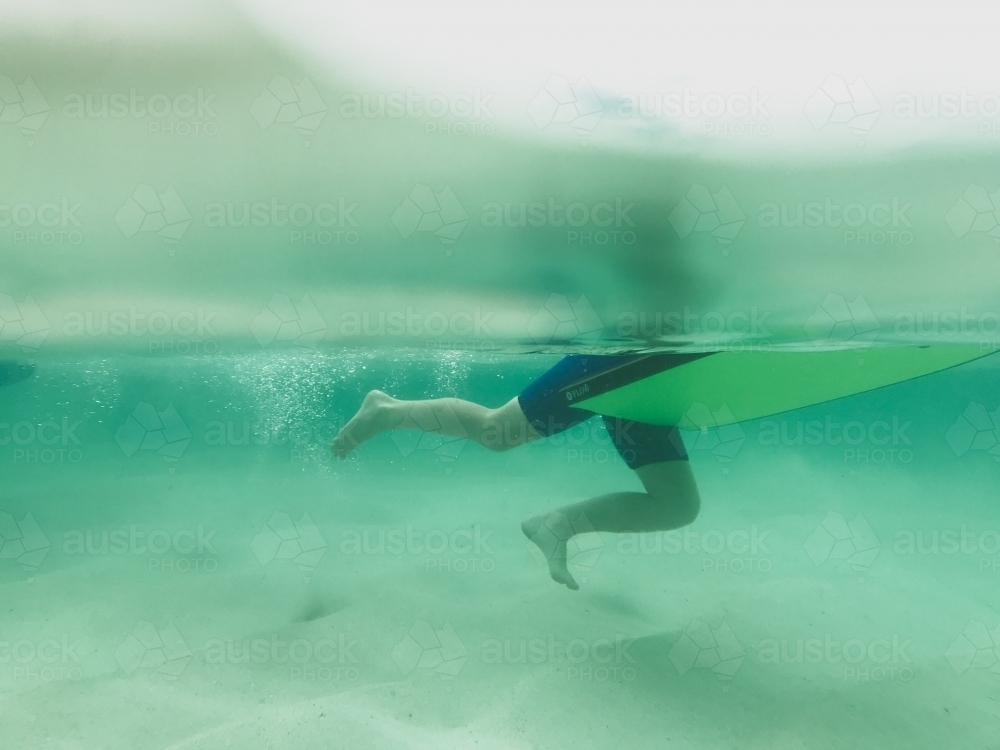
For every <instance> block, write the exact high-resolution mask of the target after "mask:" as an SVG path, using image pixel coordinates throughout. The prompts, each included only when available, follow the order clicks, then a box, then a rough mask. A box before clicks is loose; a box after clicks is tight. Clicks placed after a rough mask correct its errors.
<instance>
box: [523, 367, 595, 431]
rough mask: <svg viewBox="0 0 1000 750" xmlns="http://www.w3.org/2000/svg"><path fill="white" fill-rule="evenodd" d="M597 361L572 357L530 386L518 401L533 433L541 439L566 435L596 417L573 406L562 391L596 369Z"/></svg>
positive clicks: (592, 413)
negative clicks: (569, 430)
mask: <svg viewBox="0 0 1000 750" xmlns="http://www.w3.org/2000/svg"><path fill="white" fill-rule="evenodd" d="M596 359H597V358H595V357H583V356H576V355H573V356H569V357H563V358H562V359H561V360H559V362H558V363H557V364H556V365H555V367H552V368H551V369H549V370H547V371H546V372H545V373H543V374H542V375H541V376H540V377H538V378H537V379H536V380H534V381H532V382H531V383H529V384H528V386H527V387H526V388H525V389H524V390H523V391H521V393H520V394H519V395H518V397H517V398H516V399H515V401H517V404H518V406H519V407H520V409H521V412H522V413H523V414H524V416H525V418H526V419H527V420H528V423H529V424H530V425H531V427H532V429H533V430H534V431H535V432H536V433H537V434H538V435H541V436H542V437H546V436H548V435H555V434H557V433H559V432H564V431H565V430H568V429H569V428H570V427H573V426H574V425H578V424H580V422H583V421H585V420H587V419H590V418H591V417H592V416H594V412H592V411H587V410H586V409H577V408H575V407H573V406H570V405H569V404H568V403H567V402H566V401H565V399H564V397H563V395H562V389H563V388H564V387H566V386H567V385H570V384H572V383H574V382H576V381H577V380H579V379H580V378H581V377H584V376H585V375H586V374H587V373H588V372H589V371H590V370H591V369H592V368H593V366H594V361H595V360H596Z"/></svg>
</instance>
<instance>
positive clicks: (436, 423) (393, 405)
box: [330, 391, 540, 458]
mask: <svg viewBox="0 0 1000 750" xmlns="http://www.w3.org/2000/svg"><path fill="white" fill-rule="evenodd" d="M386 430H422V431H423V432H439V433H441V434H442V435H448V436H451V437H459V438H467V439H468V440H472V441H473V442H475V443H479V444H480V445H482V446H484V447H486V448H489V449H490V450H494V451H506V450H510V449H511V448H514V447H516V446H518V445H524V444H525V443H527V442H530V441H532V440H537V439H538V438H539V437H540V435H539V434H538V433H537V432H535V431H534V430H533V429H532V428H531V425H529V424H528V420H527V418H526V417H525V416H524V412H523V411H521V406H520V404H519V403H518V400H517V398H513V399H511V400H510V401H508V402H507V403H506V404H504V405H503V406H501V407H499V408H497V409H490V408H488V407H485V406H481V405H480V404H474V403H472V402H471V401H463V400H462V399H460V398H436V399H429V400H426V401H401V400H399V399H395V398H392V397H391V396H388V395H386V394H385V393H382V391H372V392H371V393H369V394H368V395H367V396H366V397H365V400H364V403H362V404H361V409H359V410H358V413H357V414H355V415H354V417H353V418H352V419H351V421H349V422H348V423H347V424H346V425H344V428H343V429H342V430H341V431H340V432H339V433H338V434H337V437H336V438H334V440H333V443H332V444H331V446H330V450H332V451H333V452H334V454H336V455H337V456H339V457H340V458H346V457H347V455H348V454H349V453H350V452H351V451H353V450H354V449H355V448H357V447H358V446H359V445H361V443H363V442H364V441H366V440H368V439H369V438H371V437H374V436H375V435H377V434H378V433H380V432H384V431H386Z"/></svg>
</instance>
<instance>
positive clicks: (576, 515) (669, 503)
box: [521, 460, 701, 591]
mask: <svg viewBox="0 0 1000 750" xmlns="http://www.w3.org/2000/svg"><path fill="white" fill-rule="evenodd" d="M635 473H636V474H638V475H639V479H640V480H641V481H642V484H643V487H645V489H646V491H645V492H614V493H612V494H610V495H601V496H599V497H595V498H592V499H590V500H584V501H582V502H579V503H573V504H571V505H565V506H563V507H561V508H556V509H555V510H553V511H549V512H548V513H540V514H539V515H536V516H532V517H530V518H528V519H527V520H525V521H524V522H523V523H522V524H521V530H522V531H523V532H524V534H525V536H527V537H528V539H530V540H531V541H532V542H533V543H534V544H535V545H537V546H538V548H539V549H540V550H541V551H542V554H544V555H545V557H546V559H547V560H548V563H549V574H550V575H551V576H552V580H554V581H556V582H557V583H562V584H565V585H566V586H567V587H569V588H571V589H573V590H574V591H575V590H576V589H578V588H580V586H579V584H577V582H576V581H575V580H574V579H573V576H572V575H571V574H570V572H569V569H568V568H567V566H566V543H567V542H568V541H569V540H570V539H572V538H573V537H574V536H576V535H577V534H584V533H588V532H594V531H610V532H614V533H626V532H644V531H667V530H670V529H677V528H680V527H681V526H687V525H688V524H689V523H691V522H692V521H694V520H695V518H697V517H698V511H699V509H700V507H701V501H700V498H699V496H698V485H697V483H696V482H695V479H694V474H693V473H692V471H691V465H690V464H689V463H688V462H687V461H683V460H677V461H663V462H660V463H655V464H646V465H645V466H640V467H638V468H637V469H636V470H635Z"/></svg>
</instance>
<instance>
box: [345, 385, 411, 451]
mask: <svg viewBox="0 0 1000 750" xmlns="http://www.w3.org/2000/svg"><path fill="white" fill-rule="evenodd" d="M395 403H396V399H394V398H393V397H392V396H389V395H386V394H385V393H382V391H371V392H370V393H369V394H368V395H367V396H365V400H364V401H363V402H362V403H361V408H360V409H358V413H357V414H355V415H354V416H353V417H352V418H351V421H350V422H348V423H347V424H346V425H344V428H343V429H342V430H341V431H340V432H339V433H337V437H335V438H334V439H333V442H332V443H331V444H330V450H331V451H333V454H334V455H335V456H337V457H338V458H347V456H348V455H350V453H351V451H353V450H354V449H355V448H357V447H358V446H359V445H361V444H362V443H363V442H365V441H366V440H368V438H371V437H374V436H375V435H377V434H378V433H380V432H382V431H383V430H387V429H389V428H391V427H392V426H393V424H392V419H393V414H392V409H391V407H392V405H393V404H395Z"/></svg>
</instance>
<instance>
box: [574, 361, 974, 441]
mask: <svg viewBox="0 0 1000 750" xmlns="http://www.w3.org/2000/svg"><path fill="white" fill-rule="evenodd" d="M989 353H990V352H983V351H982V350H981V349H980V348H979V347H978V346H926V347H887V348H870V349H843V350H835V351H816V352H773V351H772V352H717V353H714V354H709V355H707V356H703V357H700V358H697V359H693V360H692V361H686V362H684V363H682V364H679V365H677V366H674V367H670V369H666V370H663V371H661V372H657V373H656V374H653V375H649V376H647V377H643V378H641V379H638V380H635V381H634V382H630V383H628V384H626V385H620V386H618V387H614V388H612V389H610V390H605V391H603V392H599V393H597V395H589V394H588V397H587V398H586V399H582V400H581V399H579V398H578V400H577V401H575V402H574V404H573V405H574V406H579V407H581V408H584V409H589V410H590V411H593V412H596V413H598V414H605V415H608V416H612V417H621V418H623V419H631V420H634V421H636V422H646V423H649V424H661V425H676V426H678V427H680V428H681V429H687V430H705V429H711V428H714V427H722V426H724V425H727V424H734V423H737V422H744V421H747V420H752V419H760V418H762V417H769V416H772V415H775V414H781V413H782V412H786V411H791V410H792V409H800V408H802V407H805V406H814V405H816V404H822V403H825V402H827V401H833V400H834V399H838V398H843V397H845V396H851V395H854V394H857V393H864V392H866V391H871V390H874V389H876V388H883V387H885V386H887V385H893V384H895V383H901V382H903V381H905V380H911V379H913V378H918V377H920V376H922V375H929V374H930V373H934V372H939V371H941V370H945V369H948V368H949V367H955V366H956V365H960V364H964V363H966V362H970V361H972V360H974V359H979V358H980V357H983V356H986V355H987V354H989ZM595 382H596V381H595ZM584 385H586V384H584ZM579 390H580V384H576V386H575V388H574V395H575V394H576V393H579ZM593 390H600V388H599V387H597V388H594V389H591V392H593Z"/></svg>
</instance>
